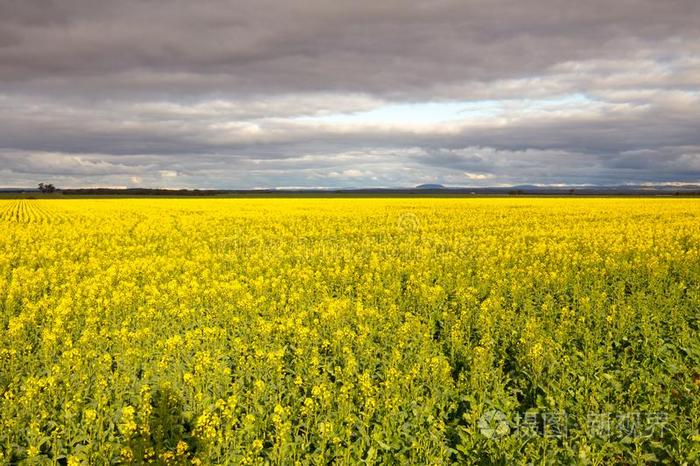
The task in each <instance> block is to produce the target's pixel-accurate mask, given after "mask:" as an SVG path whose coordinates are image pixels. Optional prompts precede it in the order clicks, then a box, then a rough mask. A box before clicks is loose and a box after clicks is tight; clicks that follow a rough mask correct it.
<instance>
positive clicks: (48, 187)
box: [39, 183, 56, 194]
mask: <svg viewBox="0 0 700 466" xmlns="http://www.w3.org/2000/svg"><path fill="white" fill-rule="evenodd" d="M39 191H41V192H42V193H44V194H51V193H55V192H56V187H55V186H54V185H52V184H51V183H49V184H44V183H39Z"/></svg>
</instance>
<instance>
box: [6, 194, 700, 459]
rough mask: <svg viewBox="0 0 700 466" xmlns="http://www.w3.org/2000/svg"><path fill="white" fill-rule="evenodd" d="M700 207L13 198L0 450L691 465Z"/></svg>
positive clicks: (697, 444)
mask: <svg viewBox="0 0 700 466" xmlns="http://www.w3.org/2000/svg"><path fill="white" fill-rule="evenodd" d="M699 325H700V202H698V201H697V200H692V199H671V198H669V199H583V198H560V199H539V198H491V199H204V200H203V199H105V200H87V199H85V200H62V199H58V200H57V199H46V200H0V464H52V465H54V464H60V465H65V464H67V465H71V466H74V465H78V464H96V465H106V464H117V463H120V464H144V463H153V464H181V465H184V464H275V465H277V464H279V465H287V464H302V465H305V464H324V465H325V464H367V465H378V464H432V465H442V464H533V463H537V464H572V463H573V464H596V465H597V464H601V465H602V464H606V465H607V464H651V463H657V462H661V463H667V464H698V462H699V461H700V436H699V433H698V429H699V425H700V338H699V336H700V335H699V332H698V326H699Z"/></svg>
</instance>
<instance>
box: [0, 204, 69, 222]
mask: <svg viewBox="0 0 700 466" xmlns="http://www.w3.org/2000/svg"><path fill="white" fill-rule="evenodd" d="M61 220H62V217H61V216H59V215H57V214H56V213H55V212H52V211H51V209H50V208H49V207H48V206H47V203H46V201H44V202H43V203H41V201H36V200H25V199H20V200H14V201H1V200H0V221H8V222H18V223H50V222H57V221H61Z"/></svg>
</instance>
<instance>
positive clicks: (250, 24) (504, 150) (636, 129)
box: [0, 0, 700, 188]
mask: <svg viewBox="0 0 700 466" xmlns="http://www.w3.org/2000/svg"><path fill="white" fill-rule="evenodd" d="M38 182H52V183H54V184H56V185H57V186H60V187H81V186H82V187H87V186H128V187H137V186H146V187H177V188H181V187H193V188H194V187H198V188H257V187H376V186H391V187H393V186H414V185H417V184H422V183H442V184H445V185H450V186H496V185H511V184H525V183H527V184H623V183H660V182H663V183H686V182H690V183H698V182H700V1H698V0H614V1H611V0H586V1H582V0H458V1H449V0H446V1H443V0H432V1H422V2H409V1H391V0H371V1H364V0H360V1H358V0H353V1H313V0H311V1H303V2H295V1H289V0H286V1H283V0H278V1H268V0H254V1H250V2H249V1H208V0H206V1H192V0H183V1H173V0H169V1H165V0H120V1H96V0H53V1H52V0H0V186H34V185H36V184H37V183H38Z"/></svg>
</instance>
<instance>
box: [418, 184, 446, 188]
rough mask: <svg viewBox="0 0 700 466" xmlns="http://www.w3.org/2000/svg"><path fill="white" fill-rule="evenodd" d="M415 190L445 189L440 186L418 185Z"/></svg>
mask: <svg viewBox="0 0 700 466" xmlns="http://www.w3.org/2000/svg"><path fill="white" fill-rule="evenodd" d="M416 189H445V187H444V186H443V185H441V184H430V183H428V184H419V185H418V186H416Z"/></svg>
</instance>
